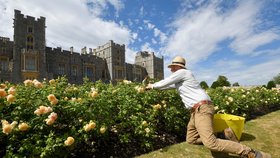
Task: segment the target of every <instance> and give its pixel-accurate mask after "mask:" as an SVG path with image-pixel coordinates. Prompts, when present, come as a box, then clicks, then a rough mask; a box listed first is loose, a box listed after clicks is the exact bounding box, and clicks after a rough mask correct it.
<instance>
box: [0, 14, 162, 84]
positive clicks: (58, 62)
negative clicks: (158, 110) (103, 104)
mask: <svg viewBox="0 0 280 158" xmlns="http://www.w3.org/2000/svg"><path fill="white" fill-rule="evenodd" d="M14 13H15V15H14V41H10V39H9V38H6V37H0V82H3V81H10V82H13V83H18V82H22V81H24V80H26V79H38V80H43V79H44V78H46V79H53V78H57V77H59V76H66V77H67V79H68V81H69V82H70V83H76V84H80V83H82V82H83V78H84V77H87V78H88V79H89V80H90V81H92V82H95V81H98V80H101V81H103V82H112V81H113V82H115V81H120V80H124V79H126V80H131V81H135V82H140V81H142V80H143V79H144V78H145V77H146V76H147V75H148V76H149V77H150V78H155V79H162V78H163V76H164V74H163V72H164V71H163V57H161V58H159V57H156V56H155V55H154V52H146V51H140V52H138V53H136V56H135V64H129V63H126V62H125V45H120V44H116V43H114V41H112V40H110V41H109V42H108V43H106V44H104V45H102V46H98V48H95V49H92V48H89V50H87V49H86V47H84V48H83V49H82V50H81V52H74V51H73V50H74V49H73V47H71V48H70V49H69V50H62V49H61V48H60V47H58V48H51V47H47V46H46V37H45V32H46V25H45V22H46V18H45V17H42V16H41V17H40V18H38V19H35V18H34V17H32V16H24V15H23V14H21V11H19V10H15V11H14Z"/></svg>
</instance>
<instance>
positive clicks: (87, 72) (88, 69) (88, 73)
mask: <svg viewBox="0 0 280 158" xmlns="http://www.w3.org/2000/svg"><path fill="white" fill-rule="evenodd" d="M85 76H86V77H93V68H92V67H89V66H86V67H85Z"/></svg>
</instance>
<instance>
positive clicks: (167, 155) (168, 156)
mask: <svg viewBox="0 0 280 158" xmlns="http://www.w3.org/2000/svg"><path fill="white" fill-rule="evenodd" d="M241 143H242V144H245V145H248V146H250V147H252V148H254V149H257V150H261V151H264V152H269V153H270V154H271V156H272V157H274V158H276V157H279V155H280V150H279V149H280V110H278V111H275V112H271V113H269V114H266V115H264V116H260V117H258V118H256V119H254V120H250V121H248V122H246V123H245V128H244V131H243V134H242V137H241ZM153 157H154V158H182V157H184V158H210V157H212V155H211V152H210V151H209V150H208V149H207V148H205V147H204V146H203V145H190V144H187V143H186V142H183V143H179V144H175V145H171V146H167V147H165V148H162V149H160V150H157V151H153V152H151V153H147V154H144V155H141V156H138V157H136V158H153ZM220 157H223V158H234V157H237V156H235V155H224V154H220Z"/></svg>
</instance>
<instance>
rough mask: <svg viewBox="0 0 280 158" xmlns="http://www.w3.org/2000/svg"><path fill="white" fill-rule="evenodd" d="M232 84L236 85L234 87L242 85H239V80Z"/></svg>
mask: <svg viewBox="0 0 280 158" xmlns="http://www.w3.org/2000/svg"><path fill="white" fill-rule="evenodd" d="M232 86H234V87H239V86H240V85H239V83H238V82H235V83H234V84H232Z"/></svg>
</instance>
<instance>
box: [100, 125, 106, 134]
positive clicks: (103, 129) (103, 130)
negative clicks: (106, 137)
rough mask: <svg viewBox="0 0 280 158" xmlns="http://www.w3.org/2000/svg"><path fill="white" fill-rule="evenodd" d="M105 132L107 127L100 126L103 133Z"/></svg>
mask: <svg viewBox="0 0 280 158" xmlns="http://www.w3.org/2000/svg"><path fill="white" fill-rule="evenodd" d="M105 132H106V127H104V126H103V127H101V128H100V133H101V134H103V133H105Z"/></svg>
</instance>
